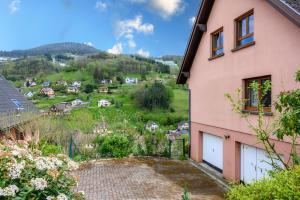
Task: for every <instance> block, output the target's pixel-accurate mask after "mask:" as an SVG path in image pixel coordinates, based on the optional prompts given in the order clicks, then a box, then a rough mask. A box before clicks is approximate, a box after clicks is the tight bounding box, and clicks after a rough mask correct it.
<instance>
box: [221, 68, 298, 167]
mask: <svg viewBox="0 0 300 200" xmlns="http://www.w3.org/2000/svg"><path fill="white" fill-rule="evenodd" d="M296 81H298V82H300V71H299V72H297V75H296ZM250 87H251V88H252V89H254V90H256V91H258V89H259V87H261V88H262V89H261V91H262V97H261V98H259V99H258V117H257V121H256V123H255V124H253V123H251V122H250V120H249V114H247V113H244V112H242V110H243V107H244V105H245V102H246V99H242V98H240V97H241V89H238V90H237V97H236V98H234V97H232V95H230V94H225V96H226V97H227V98H228V100H229V101H230V103H231V105H232V108H233V111H234V112H236V113H238V114H239V115H240V116H241V118H242V119H245V120H246V121H247V122H248V124H249V127H250V128H251V130H252V131H253V132H254V133H255V134H256V136H257V138H258V140H259V141H260V142H261V143H262V144H263V145H264V147H265V150H266V151H267V153H268V157H269V158H270V160H271V163H269V164H271V165H272V167H273V168H274V169H276V170H282V167H281V166H283V167H284V168H285V169H288V170H289V169H292V168H294V166H296V165H298V164H299V163H300V162H299V161H300V159H299V156H298V154H297V152H299V149H298V148H299V143H298V141H297V138H298V137H299V136H300V89H299V88H297V89H294V90H292V91H283V92H281V93H280V95H279V96H278V99H277V101H276V102H275V110H276V112H277V119H274V120H272V121H268V120H266V119H265V115H264V114H265V113H264V108H263V103H262V100H263V98H264V96H265V95H266V93H267V91H268V90H270V88H271V84H270V82H269V81H266V82H265V83H264V84H263V85H259V84H258V83H257V82H253V83H252V84H251V86H250ZM272 135H275V136H276V138H277V139H278V140H279V141H283V140H284V138H285V139H288V140H289V141H291V150H290V153H289V155H290V157H289V159H288V160H283V159H282V157H281V155H280V154H279V153H278V152H277V151H276V148H275V143H274V142H272V140H271V136H272ZM278 162H279V163H280V164H279V163H278Z"/></svg>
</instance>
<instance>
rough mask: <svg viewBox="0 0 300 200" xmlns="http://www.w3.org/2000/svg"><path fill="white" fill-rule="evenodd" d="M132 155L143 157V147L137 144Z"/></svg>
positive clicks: (144, 153)
mask: <svg viewBox="0 0 300 200" xmlns="http://www.w3.org/2000/svg"><path fill="white" fill-rule="evenodd" d="M133 155H135V156H145V155H146V152H145V149H144V148H143V146H142V145H141V144H140V143H138V144H137V145H135V146H134V148H133Z"/></svg>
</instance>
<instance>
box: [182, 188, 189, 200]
mask: <svg viewBox="0 0 300 200" xmlns="http://www.w3.org/2000/svg"><path fill="white" fill-rule="evenodd" d="M181 197H182V200H190V195H189V192H188V190H187V187H184V191H183V195H182V196H181Z"/></svg>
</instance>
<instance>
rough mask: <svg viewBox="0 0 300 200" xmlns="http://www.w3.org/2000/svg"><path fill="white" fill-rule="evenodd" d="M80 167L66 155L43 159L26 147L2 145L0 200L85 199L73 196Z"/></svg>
mask: <svg viewBox="0 0 300 200" xmlns="http://www.w3.org/2000/svg"><path fill="white" fill-rule="evenodd" d="M77 168H78V165H77V163H75V162H73V161H71V160H70V159H69V158H68V157H67V156H66V155H62V154H60V155H56V156H48V157H45V156H41V152H39V151H38V150H35V149H30V148H29V147H28V145H27V144H23V145H20V144H16V143H13V142H12V141H2V143H0V199H1V200H2V199H3V200H15V199H32V200H33V199H45V200H82V199H84V198H83V195H82V194H80V193H74V192H73V191H72V187H73V186H75V185H76V179H75V177H73V176H72V175H71V174H70V173H69V172H70V171H72V170H76V169H77Z"/></svg>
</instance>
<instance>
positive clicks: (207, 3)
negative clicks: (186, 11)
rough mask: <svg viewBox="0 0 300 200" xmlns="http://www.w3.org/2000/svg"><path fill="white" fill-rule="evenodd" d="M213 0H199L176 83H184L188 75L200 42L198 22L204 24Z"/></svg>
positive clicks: (200, 33)
mask: <svg viewBox="0 0 300 200" xmlns="http://www.w3.org/2000/svg"><path fill="white" fill-rule="evenodd" d="M214 1H215V0H203V1H202V2H201V5H200V7H199V10H198V14H197V18H196V20H195V23H194V26H193V29H192V32H191V35H190V38H189V41H188V44H187V47H186V50H185V54H184V57H183V61H182V64H181V67H180V72H179V74H178V77H177V81H176V83H177V84H185V83H186V81H187V79H188V76H186V74H187V73H189V71H190V69H191V66H192V64H193V60H194V57H195V55H196V52H197V49H198V46H199V44H200V41H201V38H202V34H203V32H202V31H201V30H200V29H199V28H198V25H200V24H206V23H207V20H208V17H209V14H210V11H211V9H212V6H213V4H214Z"/></svg>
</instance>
